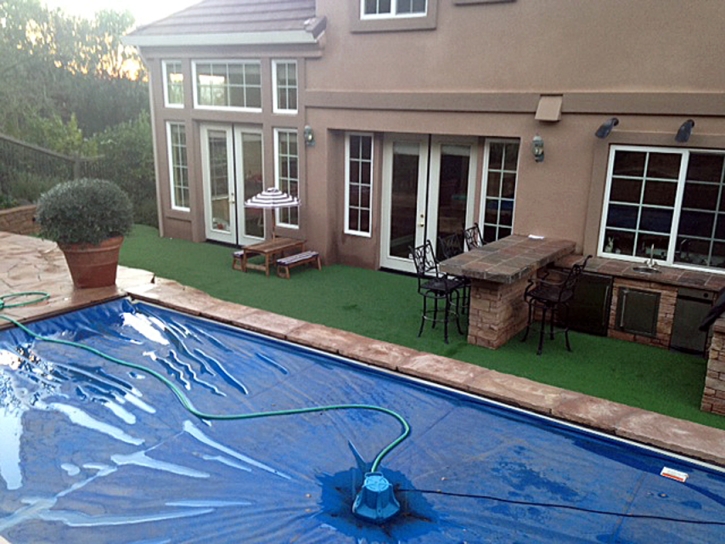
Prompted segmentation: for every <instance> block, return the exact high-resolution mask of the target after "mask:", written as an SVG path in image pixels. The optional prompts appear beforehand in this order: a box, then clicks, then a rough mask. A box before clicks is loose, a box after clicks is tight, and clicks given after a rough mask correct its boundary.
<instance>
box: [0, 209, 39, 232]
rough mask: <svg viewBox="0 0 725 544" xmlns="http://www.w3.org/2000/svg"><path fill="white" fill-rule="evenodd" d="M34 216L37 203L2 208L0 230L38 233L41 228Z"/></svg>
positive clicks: (0, 211)
mask: <svg viewBox="0 0 725 544" xmlns="http://www.w3.org/2000/svg"><path fill="white" fill-rule="evenodd" d="M34 217H35V205H29V206H19V207H17V208H10V209H9V210H0V231H3V232H12V233H13V234H30V235H32V234H37V233H38V230H39V229H38V225H37V224H36V223H35V221H34V220H33V218H34Z"/></svg>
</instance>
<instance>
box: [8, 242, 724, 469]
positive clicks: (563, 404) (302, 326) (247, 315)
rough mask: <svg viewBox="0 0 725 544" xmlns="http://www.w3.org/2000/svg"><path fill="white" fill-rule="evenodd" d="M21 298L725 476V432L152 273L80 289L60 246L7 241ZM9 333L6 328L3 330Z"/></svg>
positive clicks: (12, 288)
mask: <svg viewBox="0 0 725 544" xmlns="http://www.w3.org/2000/svg"><path fill="white" fill-rule="evenodd" d="M20 291H45V292H48V293H49V294H50V295H51V296H50V298H49V299H48V300H46V301H43V302H41V303H39V304H33V305H29V306H24V307H20V308H10V309H5V310H3V311H2V313H5V314H7V315H9V316H10V317H13V318H15V319H18V320H19V321H28V320H35V319H40V318H45V317H49V316H52V315H56V314H60V313H64V312H67V311H71V310H74V309H78V308H81V307H84V306H89V305H92V304H96V303H100V302H104V301H107V300H112V299H115V298H119V297H124V296H129V297H131V298H132V299H136V300H141V301H145V302H149V303H153V304H158V305H161V306H165V307H168V308H172V309H175V310H179V311H182V312H185V313H189V314H192V315H198V316H200V317H204V318H208V319H213V320H216V321H220V322H222V323H227V324H229V325H232V326H236V327H239V328H242V329H246V330H250V331H254V332H258V333H262V334H266V335H269V336H272V337H275V338H279V339H282V340H288V341H290V342H294V343H297V344H301V345H303V346H308V347H312V348H315V349H319V350H321V351H326V352H329V353H333V354H337V355H341V356H343V357H347V358H350V359H353V360H356V361H360V362H362V363H366V364H369V365H372V366H376V367H380V368H384V369H388V370H391V371H394V372H398V373H400V374H403V375H407V376H411V377H414V378H419V379H423V380H426V381H429V382H433V383H437V384H441V385H444V386H447V387H451V388H453V389H457V390H460V391H464V392H467V393H470V394H473V395H476V396H480V397H483V398H486V399H490V400H494V401H498V402H501V403H503V404H507V405H510V406H514V407H518V408H523V409H526V410H530V411H532V412H536V413H539V414H543V415H546V416H550V417H553V418H555V419H559V420H562V421H567V422H571V423H574V424H578V425H582V426H584V427H588V428H591V429H594V430H597V431H601V432H604V433H606V434H610V435H613V436H617V437H620V438H624V439H628V440H632V441H635V442H639V443H642V444H645V445H649V446H654V447H657V448H661V449H663V450H667V451H670V452H673V453H676V454H681V455H685V456H688V457H691V458H694V459H698V460H701V461H705V462H708V463H712V464H715V465H718V466H721V467H725V431H723V430H720V429H715V428H713V427H707V426H705V425H700V424H698V423H693V422H690V421H685V420H681V419H676V418H672V417H669V416H665V415H662V414H657V413H654V412H650V411H647V410H643V409H640V408H633V407H630V406H626V405H623V404H619V403H615V402H612V401H608V400H604V399H599V398H596V397H592V396H589V395H584V394H581V393H576V392H573V391H568V390H566V389H561V388H558V387H554V386H550V385H545V384H540V383H537V382H534V381H532V380H528V379H526V378H519V377H516V376H511V375H508V374H504V373H501V372H497V371H494V370H489V369H486V368H483V367H479V366H476V365H472V364H469V363H464V362H461V361H456V360H454V359H449V358H447V357H442V356H439V355H434V354H431V353H425V352H420V351H416V350H414V349H411V348H407V347H403V346H399V345H396V344H391V343H388V342H383V341H380V340H374V339H371V338H366V337H364V336H360V335H358V334H354V333H351V332H346V331H342V330H339V329H334V328H331V327H327V326H324V325H317V324H314V323H308V322H305V321H301V320H298V319H293V318H290V317H285V316H281V315H277V314H274V313H271V312H267V311H265V310H259V309H257V308H252V307H249V306H243V305H240V304H235V303H231V302H225V301H222V300H219V299H215V298H214V297H211V296H210V295H208V294H206V293H204V292H202V291H199V290H198V289H193V288H190V287H187V286H184V285H181V284H179V283H177V282H175V281H171V280H166V279H163V278H158V277H156V276H154V274H153V273H151V272H147V271H144V270H138V269H131V268H125V267H119V273H118V280H117V287H109V288H103V289H84V290H74V289H73V285H72V281H71V278H70V275H69V274H68V271H67V268H66V266H65V263H64V260H63V255H62V253H61V252H60V251H59V250H58V249H57V246H56V245H55V244H54V243H51V242H48V241H45V240H40V239H37V238H33V237H27V236H20V235H15V234H9V233H5V232H0V295H2V294H9V293H16V292H20ZM4 326H8V324H6V323H3V322H0V328H2V327H4ZM482 349H483V348H482Z"/></svg>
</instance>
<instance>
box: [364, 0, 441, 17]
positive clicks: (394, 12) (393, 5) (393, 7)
mask: <svg viewBox="0 0 725 544" xmlns="http://www.w3.org/2000/svg"><path fill="white" fill-rule="evenodd" d="M378 1H379V0H378ZM400 1H401V0H390V12H384V13H379V12H378V13H365V2H366V0H360V19H361V20H370V19H399V18H410V17H427V16H428V9H429V4H430V0H425V9H424V10H423V11H421V12H414V13H398V3H399V2H400ZM406 1H408V0H406ZM409 1H410V2H413V1H414V0H409Z"/></svg>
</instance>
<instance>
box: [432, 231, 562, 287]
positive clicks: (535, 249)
mask: <svg viewBox="0 0 725 544" xmlns="http://www.w3.org/2000/svg"><path fill="white" fill-rule="evenodd" d="M575 247H576V244H575V243H574V242H573V241H571V240H561V239H556V238H530V237H528V236H521V235H518V234H514V235H511V236H507V237H506V238H501V239H500V240H496V241H495V242H491V243H490V244H486V245H484V246H483V247H480V248H475V249H473V250H471V251H468V252H466V253H461V254H460V255H456V256H455V257H453V258H451V259H447V260H445V261H443V262H441V263H440V269H441V271H442V272H445V273H447V274H452V275H455V276H465V277H467V278H474V279H479V280H486V281H491V282H495V283H513V282H515V281H517V280H519V279H521V278H523V277H526V276H528V275H529V274H530V273H531V272H533V271H535V270H536V269H538V268H541V267H543V266H546V265H547V264H550V263H553V262H556V261H558V260H559V259H561V258H563V257H565V256H567V255H570V254H572V253H574V249H575Z"/></svg>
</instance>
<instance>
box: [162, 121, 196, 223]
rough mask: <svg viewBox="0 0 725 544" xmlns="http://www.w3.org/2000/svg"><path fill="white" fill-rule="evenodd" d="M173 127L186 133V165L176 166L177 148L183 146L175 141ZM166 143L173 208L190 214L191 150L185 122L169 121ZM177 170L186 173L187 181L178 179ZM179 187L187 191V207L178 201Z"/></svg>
mask: <svg viewBox="0 0 725 544" xmlns="http://www.w3.org/2000/svg"><path fill="white" fill-rule="evenodd" d="M173 127H180V128H181V129H182V130H183V133H184V144H183V150H184V155H183V156H184V159H185V164H178V165H177V164H175V162H174V157H175V156H176V155H175V154H174V149H175V147H178V148H182V146H180V145H178V144H177V142H176V141H175V140H174V136H173V131H172V128H173ZM166 143H167V152H166V154H167V158H168V163H169V190H170V191H171V208H172V209H174V210H179V211H184V212H188V211H191V202H190V199H191V188H190V186H189V155H188V153H189V148H188V145H187V142H186V125H185V124H184V123H183V122H178V121H167V122H166ZM177 168H178V169H180V171H181V172H185V179H184V180H179V179H177V175H176V173H177ZM177 187H178V188H180V189H181V190H182V191H185V192H186V193H187V197H186V198H187V204H188V205H187V206H183V205H180V204H179V203H178V202H177V201H176V190H177Z"/></svg>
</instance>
